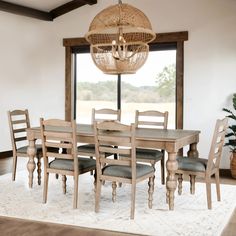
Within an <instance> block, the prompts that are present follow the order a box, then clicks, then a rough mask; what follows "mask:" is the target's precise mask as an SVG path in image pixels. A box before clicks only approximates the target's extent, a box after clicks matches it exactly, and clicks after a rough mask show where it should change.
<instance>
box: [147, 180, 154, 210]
mask: <svg viewBox="0 0 236 236" xmlns="http://www.w3.org/2000/svg"><path fill="white" fill-rule="evenodd" d="M148 186H149V188H148V207H149V208H150V209H151V208H152V201H153V192H154V176H152V177H150V178H149V181H148Z"/></svg>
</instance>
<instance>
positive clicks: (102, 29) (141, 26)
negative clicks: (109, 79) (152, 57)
mask: <svg viewBox="0 0 236 236" xmlns="http://www.w3.org/2000/svg"><path fill="white" fill-rule="evenodd" d="M85 37H86V39H87V41H88V42H89V43H90V52H91V56H92V58H93V61H94V63H95V65H96V66H97V67H98V68H99V69H100V70H102V71H103V72H104V73H106V74H131V73H135V72H136V71H137V70H138V69H139V68H140V67H141V66H142V65H143V64H144V63H145V61H146V59H147V56H148V52H149V46H148V43H149V42H151V41H152V40H154V39H155V37H156V34H155V33H154V32H153V31H152V27H151V23H150V21H149V20H148V18H147V16H146V15H145V14H144V13H143V12H142V11H140V10H139V9H137V8H135V7H133V6H131V5H129V4H123V3H122V2H121V1H119V3H118V4H116V5H112V6H110V7H108V8H106V9H104V10H102V11H101V12H100V13H98V14H97V15H96V16H95V17H94V19H93V20H92V22H91V24H90V27H89V31H88V33H87V34H86V35H85Z"/></svg>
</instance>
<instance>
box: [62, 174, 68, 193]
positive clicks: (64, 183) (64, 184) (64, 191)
mask: <svg viewBox="0 0 236 236" xmlns="http://www.w3.org/2000/svg"><path fill="white" fill-rule="evenodd" d="M66 179H67V178H66V175H62V191H63V193H64V194H66Z"/></svg>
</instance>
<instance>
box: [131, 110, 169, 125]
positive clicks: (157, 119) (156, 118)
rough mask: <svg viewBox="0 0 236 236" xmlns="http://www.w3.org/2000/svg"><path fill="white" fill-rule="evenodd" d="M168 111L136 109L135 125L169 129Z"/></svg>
mask: <svg viewBox="0 0 236 236" xmlns="http://www.w3.org/2000/svg"><path fill="white" fill-rule="evenodd" d="M168 114H169V113H168V111H165V112H160V111H152V110H148V111H142V112H141V111H138V110H136V111H135V127H145V128H159V129H167V124H168Z"/></svg>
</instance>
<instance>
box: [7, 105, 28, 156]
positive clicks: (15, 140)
mask: <svg viewBox="0 0 236 236" xmlns="http://www.w3.org/2000/svg"><path fill="white" fill-rule="evenodd" d="M7 114H8V121H9V127H10V133H11V141H12V149H13V152H15V153H16V152H17V148H19V147H22V146H25V145H26V140H27V136H26V129H27V128H30V121H29V112H28V110H27V109H26V110H13V111H8V112H7Z"/></svg>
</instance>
